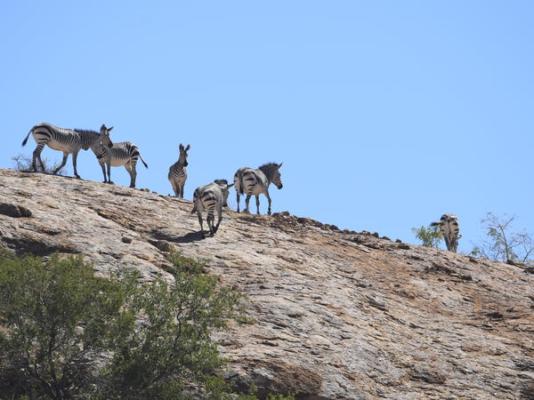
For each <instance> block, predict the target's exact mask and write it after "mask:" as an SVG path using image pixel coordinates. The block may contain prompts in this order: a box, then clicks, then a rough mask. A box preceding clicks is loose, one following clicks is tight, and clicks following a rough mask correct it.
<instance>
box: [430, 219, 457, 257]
mask: <svg viewBox="0 0 534 400" xmlns="http://www.w3.org/2000/svg"><path fill="white" fill-rule="evenodd" d="M430 225H431V226H437V227H439V230H440V232H441V234H442V235H443V238H444V239H445V245H446V246H447V250H449V251H452V252H454V253H456V251H457V250H458V240H459V239H460V238H461V237H462V236H461V235H460V226H459V224H458V217H457V216H456V215H452V214H443V215H442V216H441V218H440V220H439V222H432V223H431V224H430Z"/></svg>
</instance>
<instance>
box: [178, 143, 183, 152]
mask: <svg viewBox="0 0 534 400" xmlns="http://www.w3.org/2000/svg"><path fill="white" fill-rule="evenodd" d="M178 148H179V149H180V151H182V150H183V149H184V145H183V144H182V143H180V146H178Z"/></svg>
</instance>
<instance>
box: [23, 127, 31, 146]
mask: <svg viewBox="0 0 534 400" xmlns="http://www.w3.org/2000/svg"><path fill="white" fill-rule="evenodd" d="M32 132H33V128H32V129H30V131H29V132H28V134H27V135H26V138H25V139H24V140H23V141H22V146H26V143H28V138H29V137H30V134H31V133H32Z"/></svg>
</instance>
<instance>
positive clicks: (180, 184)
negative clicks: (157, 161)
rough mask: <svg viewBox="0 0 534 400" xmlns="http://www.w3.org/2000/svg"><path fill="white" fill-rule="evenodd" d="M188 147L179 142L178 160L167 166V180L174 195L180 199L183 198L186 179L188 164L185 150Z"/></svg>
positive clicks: (187, 149)
mask: <svg viewBox="0 0 534 400" xmlns="http://www.w3.org/2000/svg"><path fill="white" fill-rule="evenodd" d="M190 148H191V146H190V145H187V146H186V147H184V145H183V144H181V143H180V146H179V150H180V155H179V157H178V161H176V162H175V163H174V164H172V165H171V166H170V168H169V175H168V178H169V182H170V183H171V186H172V190H173V191H174V195H175V196H176V197H178V198H180V199H183V198H184V186H185V181H186V180H187V169H186V167H187V166H188V165H189V163H188V162H187V152H188V151H189V149H190Z"/></svg>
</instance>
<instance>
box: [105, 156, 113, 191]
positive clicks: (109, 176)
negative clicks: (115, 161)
mask: <svg viewBox="0 0 534 400" xmlns="http://www.w3.org/2000/svg"><path fill="white" fill-rule="evenodd" d="M106 171H107V173H108V181H107V183H109V184H110V185H114V183H113V181H112V180H111V160H109V162H107V161H106Z"/></svg>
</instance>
